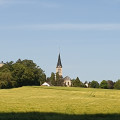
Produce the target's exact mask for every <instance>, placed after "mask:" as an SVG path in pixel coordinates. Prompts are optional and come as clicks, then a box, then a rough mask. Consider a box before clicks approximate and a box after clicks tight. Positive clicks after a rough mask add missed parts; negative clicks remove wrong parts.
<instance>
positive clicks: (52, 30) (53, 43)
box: [0, 0, 120, 82]
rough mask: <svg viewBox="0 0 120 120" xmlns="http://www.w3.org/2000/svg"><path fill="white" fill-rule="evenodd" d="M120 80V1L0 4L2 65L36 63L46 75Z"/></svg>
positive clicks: (2, 0) (4, 0) (8, 0)
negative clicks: (60, 70)
mask: <svg viewBox="0 0 120 120" xmlns="http://www.w3.org/2000/svg"><path fill="white" fill-rule="evenodd" d="M59 52H60V54H61V60H62V65H63V76H64V77H65V76H69V77H71V79H73V78H76V77H79V78H80V80H81V81H83V82H84V81H92V80H96V81H99V82H101V81H102V80H113V81H116V80H118V79H120V0H0V61H4V62H7V61H14V62H16V61H17V60H18V59H19V58H20V59H22V60H23V59H30V60H33V61H34V62H35V63H36V64H37V65H38V66H40V68H42V69H43V70H44V71H45V73H46V75H47V77H49V76H50V74H51V72H56V65H57V59H58V54H59Z"/></svg>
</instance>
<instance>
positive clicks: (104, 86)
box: [100, 80, 108, 89]
mask: <svg viewBox="0 0 120 120" xmlns="http://www.w3.org/2000/svg"><path fill="white" fill-rule="evenodd" d="M100 88H103V89H107V88H108V84H107V81H106V80H103V81H102V82H101V83H100Z"/></svg>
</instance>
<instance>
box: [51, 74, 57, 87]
mask: <svg viewBox="0 0 120 120" xmlns="http://www.w3.org/2000/svg"><path fill="white" fill-rule="evenodd" d="M58 79H59V78H58ZM50 82H51V84H52V85H53V86H54V85H56V83H55V73H53V72H52V73H51V77H50Z"/></svg>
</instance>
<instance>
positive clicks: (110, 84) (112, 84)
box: [107, 80, 114, 89]
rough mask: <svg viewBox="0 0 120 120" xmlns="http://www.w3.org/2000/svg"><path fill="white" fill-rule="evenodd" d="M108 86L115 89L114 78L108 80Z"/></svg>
mask: <svg viewBox="0 0 120 120" xmlns="http://www.w3.org/2000/svg"><path fill="white" fill-rule="evenodd" d="M107 88H108V89H113V88H114V82H113V81H112V80H108V81H107Z"/></svg>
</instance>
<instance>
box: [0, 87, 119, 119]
mask: <svg viewBox="0 0 120 120" xmlns="http://www.w3.org/2000/svg"><path fill="white" fill-rule="evenodd" d="M113 119H114V120H120V91H119V90H105V89H91V88H72V87H69V88H68V87H39V86H33V87H21V88H14V89H3V90H0V120H113Z"/></svg>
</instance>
